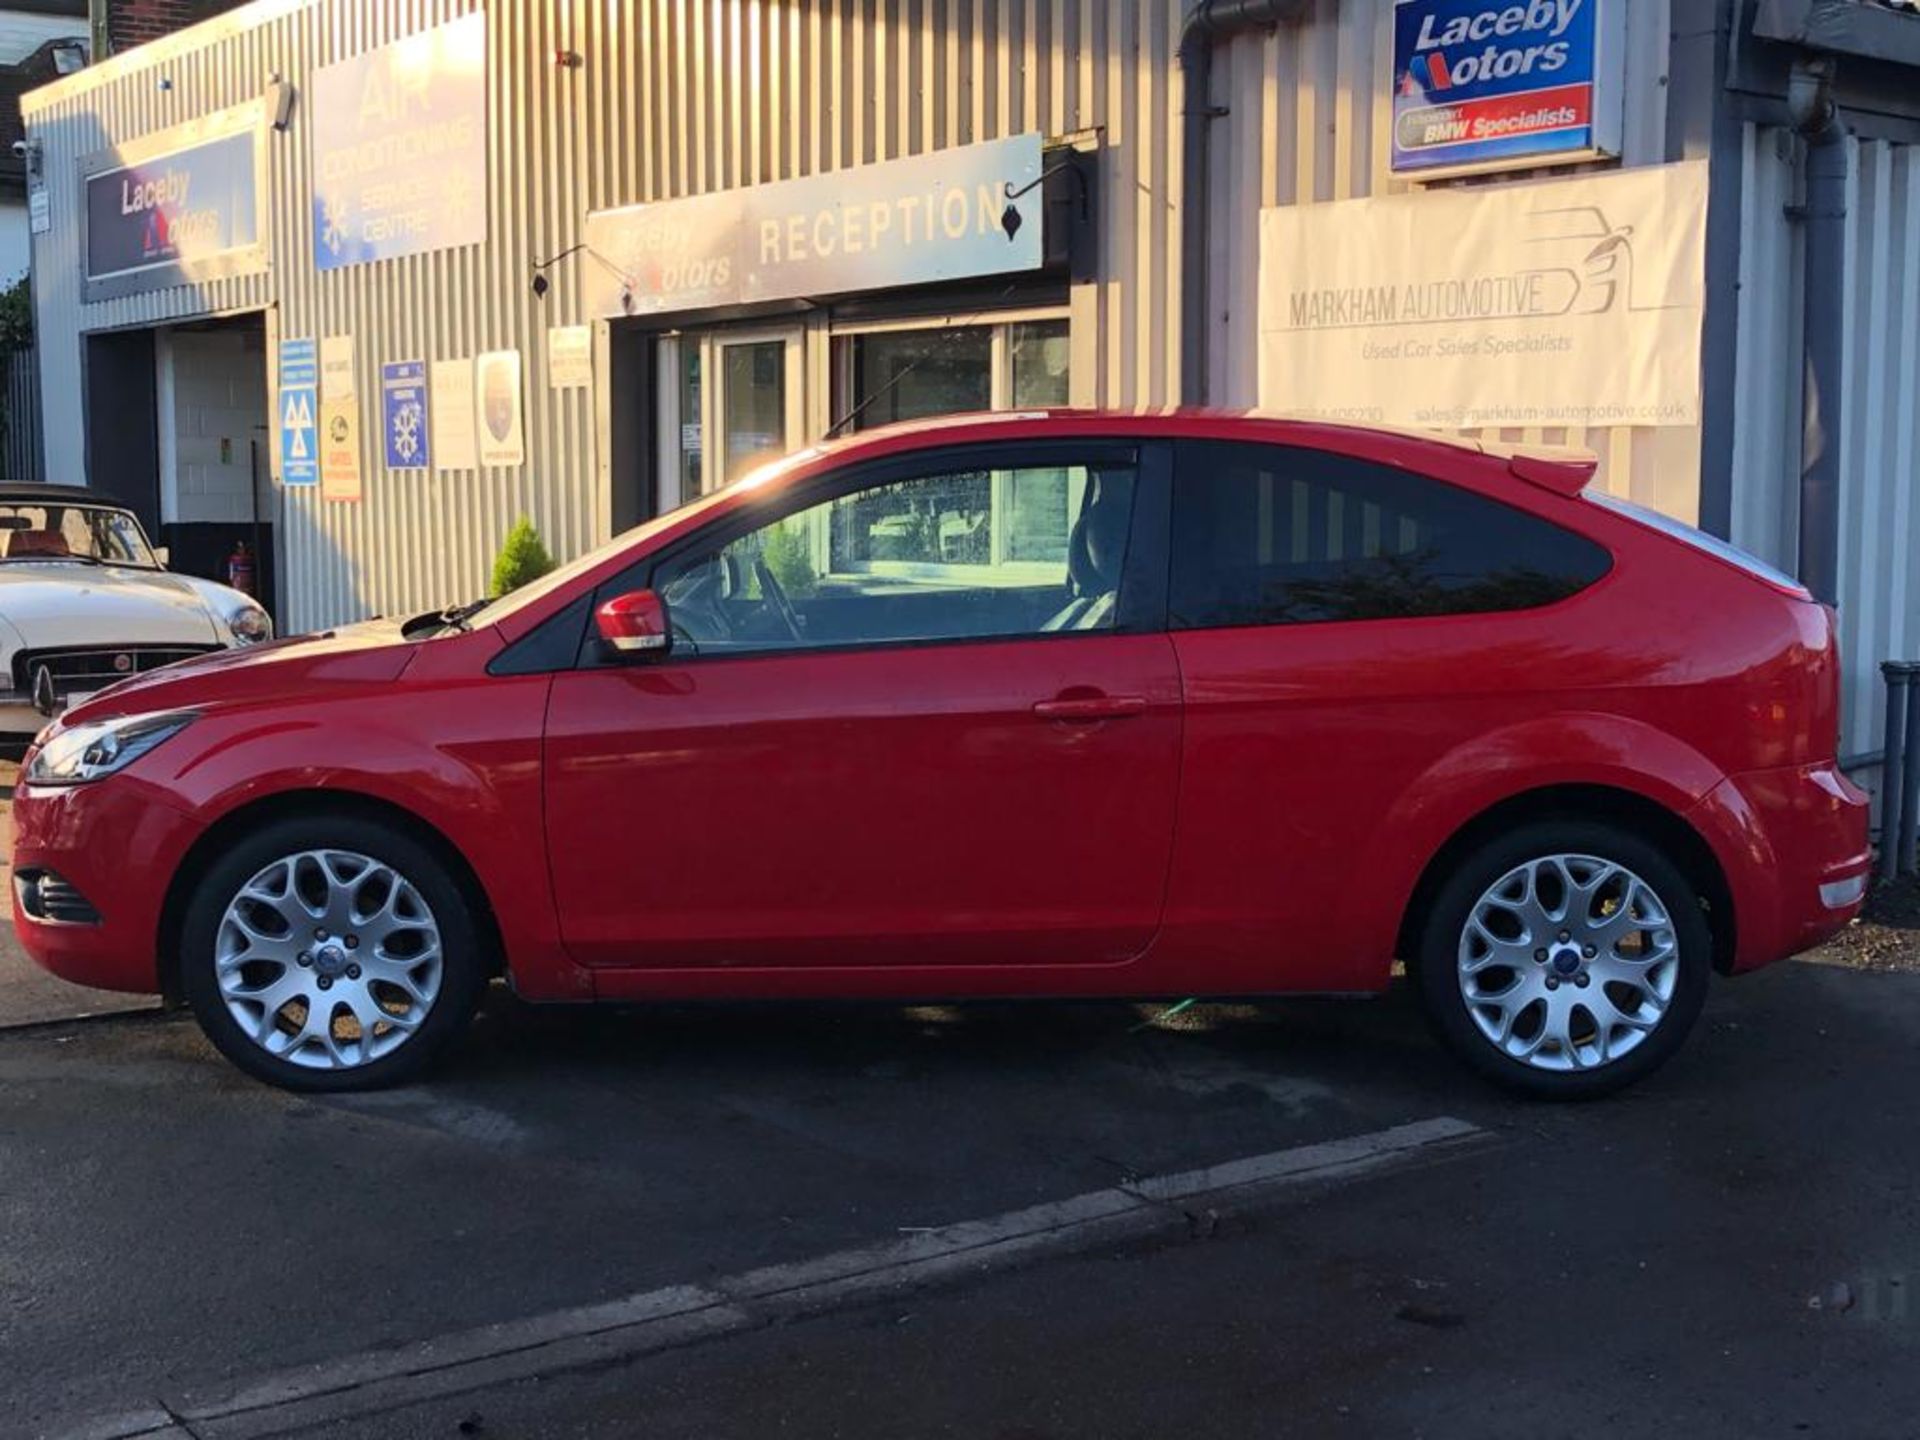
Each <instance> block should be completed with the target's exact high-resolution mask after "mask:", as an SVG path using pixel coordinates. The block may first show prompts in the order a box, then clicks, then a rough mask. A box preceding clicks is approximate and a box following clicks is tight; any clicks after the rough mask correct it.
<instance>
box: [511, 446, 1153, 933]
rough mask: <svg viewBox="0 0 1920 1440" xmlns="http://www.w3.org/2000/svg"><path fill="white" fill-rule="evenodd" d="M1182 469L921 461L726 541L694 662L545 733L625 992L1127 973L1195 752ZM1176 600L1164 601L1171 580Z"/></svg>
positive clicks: (704, 563)
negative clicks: (719, 980) (1037, 972)
mask: <svg viewBox="0 0 1920 1440" xmlns="http://www.w3.org/2000/svg"><path fill="white" fill-rule="evenodd" d="M1166 467H1167V461H1166V453H1165V450H1164V448H1162V447H1157V446H1135V445H1118V446H1115V445H1093V446H1090V445H1087V444H1084V443H1079V444H1074V445H1068V446H1064V447H1063V446H1061V445H1040V446H1033V445H1026V446H1021V447H1018V448H1017V449H1008V448H1007V447H976V448H972V449H967V450H954V449H948V450H941V451H926V452H921V453H919V454H917V455H916V456H915V457H914V458H912V459H910V460H905V461H892V462H888V463H885V464H882V465H880V466H878V467H870V468H867V469H864V470H858V471H856V472H854V473H850V474H841V475H837V476H832V477H828V478H827V479H826V480H824V481H822V482H815V483H813V484H810V485H808V486H807V487H806V488H805V489H804V491H802V492H798V493H792V494H783V495H777V496H774V497H770V499H769V501H768V503H767V504H766V505H765V506H761V507H755V508H754V511H753V513H751V514H750V515H749V516H748V517H747V518H746V519H744V520H742V519H735V520H733V521H731V522H723V524H724V526H725V528H714V527H709V530H708V531H706V532H702V533H701V534H700V535H699V536H696V537H695V538H694V539H692V540H691V541H689V542H686V543H684V544H682V545H681V546H680V547H678V548H677V549H676V550H675V551H674V552H672V553H671V554H669V555H666V556H664V557H662V558H661V559H660V560H659V561H658V562H657V563H655V564H653V565H652V566H651V567H650V569H649V570H648V572H647V573H646V575H645V576H644V577H643V576H641V575H639V574H632V575H629V576H628V577H626V579H625V580H623V581H621V582H616V583H615V584H614V585H612V586H609V587H605V593H604V594H603V595H602V596H600V597H599V598H600V599H605V598H609V597H610V595H611V594H612V593H615V592H617V591H618V590H619V589H621V588H622V587H623V586H624V587H626V588H632V587H633V586H634V585H635V584H636V583H637V582H639V581H640V580H642V579H643V578H644V579H645V580H648V581H650V582H651V584H652V586H653V588H654V589H655V590H656V591H657V592H658V593H659V594H660V595H661V597H662V598H663V599H664V601H665V603H666V606H667V610H668V614H669V618H670V622H671V627H672V634H673V648H672V650H671V651H670V653H669V654H668V655H667V657H666V658H665V659H663V660H654V661H648V662H642V663H637V664H635V663H627V664H618V663H610V662H607V661H606V660H605V659H604V657H601V656H599V655H598V653H597V651H596V652H595V653H592V654H590V655H588V656H587V657H586V662H585V663H584V664H583V665H582V666H581V668H578V669H576V670H574V671H572V672H569V673H564V674H562V675H560V676H558V677H557V678H556V681H555V685H554V689H553V695H552V700H551V704H550V710H549V715H548V721H547V736H546V754H545V759H546V763H545V771H546V795H547V820H548V827H549V834H550V836H551V852H552V865H553V883H554V890H555V894H556V897H557V899H558V902H559V907H560V915H561V925H562V930H563V934H564V935H565V938H566V942H567V944H568V947H569V949H570V950H571V951H572V953H573V954H574V955H575V956H576V958H578V959H579V960H581V961H582V962H583V963H587V964H593V965H602V966H632V967H689V966H717V965H726V966H824V967H852V966H860V967H872V966H903V967H916V968H923V969H938V968H940V967H952V966H976V965H1001V966H1007V965H1042V966H1065V965H1100V964H1109V965H1111V964H1120V963H1123V962H1126V961H1128V960H1130V959H1131V958H1133V957H1134V956H1136V955H1138V954H1139V953H1140V952H1141V951H1143V950H1144V949H1145V948H1146V946H1147V944H1148V943H1149V941H1150V940H1151V939H1152V938H1153V935H1154V933H1155V931H1156V929H1157V927H1158V925H1159V923H1160V914H1161V906H1162V900H1163V896H1164V890H1165V880H1166V869H1167V863H1168V856H1169V853H1170V848H1171V837H1172V828H1173V806H1174V798H1175V788H1176V783H1177V771H1178V766H1179V746H1180V723H1181V720H1180V696H1179V679H1178V674H1177V671H1176V669H1175V665H1174V658H1173V650H1172V645H1171V642H1170V641H1169V639H1168V638H1167V636H1166V634H1165V632H1164V628H1163V624H1162V615H1163V608H1162V607H1163V606H1164V576H1165V552H1164V541H1165V537H1164V530H1165V515H1166V508H1165V507H1166V484H1165V472H1166ZM1156 577H1157V579H1156Z"/></svg>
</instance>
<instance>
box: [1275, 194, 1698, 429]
mask: <svg viewBox="0 0 1920 1440" xmlns="http://www.w3.org/2000/svg"><path fill="white" fill-rule="evenodd" d="M1706 216H1707V166H1706V163H1705V162H1704V161H1694V162H1687V163H1684V164H1679V165H1660V166H1647V167H1644V168H1639V169H1632V170H1622V171H1617V172H1614V173H1612V174H1608V175H1596V176H1592V177H1588V178H1583V179H1578V180H1566V181H1559V182H1555V183H1553V184H1546V185H1525V186H1512V187H1502V188H1499V189H1475V190H1454V191H1428V192H1425V193H1422V194H1414V195H1398V196H1389V197H1383V198H1378V199H1372V200H1349V201H1342V202H1339V203H1335V204H1326V205H1298V206H1289V207H1286V208H1283V209H1275V210H1267V211H1265V212H1263V213H1262V215H1261V217H1260V403H1261V405H1262V406H1264V407H1268V408H1272V409H1277V410H1286V411H1289V412H1294V413H1302V414H1306V415H1310V416H1316V417H1320V418H1323V419H1331V420H1358V421H1367V422H1372V423H1384V424H1396V425H1416V426H1426V427H1432V428H1440V429H1462V428H1470V427H1474V426H1482V425H1486V426H1532V425H1547V426H1561V425H1571V426H1587V425H1594V426H1606V425H1693V424H1697V423H1698V421H1699V415H1700V327H1701V321H1702V317H1703V315H1704V313H1705V303H1706Z"/></svg>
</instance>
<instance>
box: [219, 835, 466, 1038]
mask: <svg viewBox="0 0 1920 1440" xmlns="http://www.w3.org/2000/svg"><path fill="white" fill-rule="evenodd" d="M214 970H215V979H216V981H217V983H218V985H219V990H220V996H221V999H222V1000H223V1001H224V1002H225V1004H226V1007H227V1012H228V1014H230V1015H231V1016H232V1017H233V1020H234V1023H235V1024H236V1025H238V1026H239V1028H240V1031H241V1033H242V1034H243V1035H245V1036H246V1037H247V1038H248V1039H249V1040H251V1041H252V1042H253V1044H254V1045H256V1046H258V1047H259V1048H260V1049H261V1050H263V1051H265V1052H266V1053H267V1054H269V1055H272V1056H274V1057H275V1058H277V1059H280V1060H284V1061H287V1062H289V1063H291V1064H294V1065H299V1066H302V1067H305V1068H307V1069H315V1070H351V1069H356V1068H358V1067H360V1066H363V1065H368V1064H371V1063H372V1062H374V1061H376V1060H379V1059H381V1058H383V1057H385V1056H387V1055H390V1054H392V1053H393V1052H394V1051H395V1050H398V1049H399V1048H400V1047H401V1046H403V1045H405V1044H406V1043H407V1042H408V1041H409V1040H410V1039H412V1038H413V1035H414V1033H415V1032H416V1031H417V1030H418V1029H419V1028H420V1026H421V1024H422V1023H423V1022H424V1021H425V1020H426V1018H427V1016H428V1014H429V1013H430V1012H431V1011H432V1009H433V1005H434V1002H435V1000H436V999H438V997H439V994H440V986H441V979H442V976H443V973H444V959H443V955H442V950H441V941H440V927H439V925H438V924H437V923H436V921H435V920H434V916H433V911H432V909H431V908H430V907H429V906H428V905H427V902H426V900H425V899H424V898H423V897H422V895H421V893H420V891H419V890H418V889H417V888H416V887H415V886H414V885H413V883H412V882H411V881H409V880H408V879H407V878H406V877H405V876H404V875H402V874H401V873H400V872H399V871H397V870H396V869H394V868H393V867H392V866H391V865H388V864H386V863H385V862H383V861H380V860H376V859H374V858H372V857H371V856H368V855H362V854H359V853H357V852H355V851H351V850H305V851H301V852H298V853H296V854H291V855H285V856H282V857H281V858H280V859H278V860H275V861H273V862H272V863H271V864H269V865H267V866H265V867H263V868H262V869H261V870H260V871H259V872H258V873H256V874H255V875H254V876H253V878H252V879H250V880H248V881H247V883H246V884H245V885H243V886H241V887H240V890H239V892H238V893H237V894H236V895H235V896H234V897H233V899H232V900H231V901H230V902H229V903H228V905H227V908H226V912H225V913H224V914H223V915H222V917H221V920H220V927H219V931H218V938H217V940H216V942H215V952H214Z"/></svg>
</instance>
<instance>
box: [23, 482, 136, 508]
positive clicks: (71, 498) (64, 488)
mask: <svg viewBox="0 0 1920 1440" xmlns="http://www.w3.org/2000/svg"><path fill="white" fill-rule="evenodd" d="M50 500H54V501H58V500H64V501H66V502H67V503H68V504H72V505H111V506H113V507H114V508H116V509H120V510H124V509H126V502H125V501H124V500H120V499H117V498H116V497H114V496H112V495H108V494H105V493H103V492H101V491H99V490H94V489H90V488H89V487H87V486H85V485H49V484H47V483H45V482H44V481H40V480H0V505H44V504H45V503H47V502H48V501H50Z"/></svg>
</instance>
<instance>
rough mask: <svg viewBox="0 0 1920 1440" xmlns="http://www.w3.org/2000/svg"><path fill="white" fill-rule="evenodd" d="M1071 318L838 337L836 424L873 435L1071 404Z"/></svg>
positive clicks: (903, 328) (889, 329) (904, 328)
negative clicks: (938, 418)
mask: <svg viewBox="0 0 1920 1440" xmlns="http://www.w3.org/2000/svg"><path fill="white" fill-rule="evenodd" d="M1069 349H1070V346H1069V342H1068V330H1067V321H1066V319H1065V317H1054V316H1045V317H1041V318H1035V319H1020V320H1011V321H1004V322H999V323H994V324H980V325H963V326H938V325H935V326H912V327H909V326H890V327H886V328H878V329H873V330H863V331H855V332H853V333H851V334H849V333H844V332H841V333H836V334H835V335H834V337H833V358H834V367H833V368H834V381H835V383H834V405H833V413H834V415H835V416H836V417H839V416H846V415H853V416H854V418H853V420H852V422H851V423H850V424H849V425H848V426H847V428H848V429H852V430H871V429H873V428H874V427H876V426H879V425H891V424H894V423H895V422H897V421H901V420H918V419H923V418H925V417H927V416H932V415H954V414H959V413H961V412H963V411H968V410H1005V409H1009V408H1012V409H1037V408H1041V407H1058V406H1064V405H1066V404H1067V403H1068V393H1069V392H1068V354H1069Z"/></svg>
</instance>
